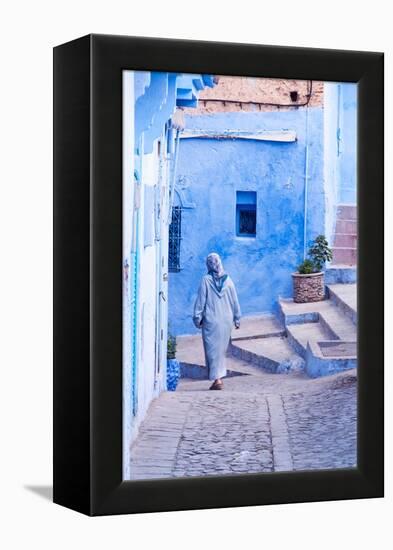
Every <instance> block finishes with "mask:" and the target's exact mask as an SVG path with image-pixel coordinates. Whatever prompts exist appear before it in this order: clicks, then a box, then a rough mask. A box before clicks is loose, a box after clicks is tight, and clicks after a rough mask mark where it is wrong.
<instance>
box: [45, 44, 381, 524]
mask: <svg viewBox="0 0 393 550" xmlns="http://www.w3.org/2000/svg"><path fill="white" fill-rule="evenodd" d="M210 390H221V391H210ZM383 429H384V418H383V54H381V53H373V52H355V51H338V50H321V49H309V48H294V47H276V46H259V45H246V44H225V43H213V42H196V41H184V40H166V39H165V40H164V39H158V38H154V39H153V38H136V37H125V36H109V35H108V36H107V35H89V36H85V37H83V38H80V39H77V40H74V41H72V42H69V43H66V44H63V45H61V46H58V47H56V48H55V49H54V502H56V503H58V504H61V505H63V506H67V507H69V508H71V509H74V510H77V511H79V512H82V513H85V514H88V515H106V514H127V513H138V512H156V511H174V510H184V509H198V508H217V507H233V506H249V505H259V504H278V503H295V502H310V501H322V500H339V499H357V498H373V497H381V496H383V475H384V473H383V468H384V464H383Z"/></svg>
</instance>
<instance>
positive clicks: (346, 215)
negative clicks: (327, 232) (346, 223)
mask: <svg viewBox="0 0 393 550" xmlns="http://www.w3.org/2000/svg"><path fill="white" fill-rule="evenodd" d="M356 219H357V206H356V205H355V204H339V205H338V206H337V220H356Z"/></svg>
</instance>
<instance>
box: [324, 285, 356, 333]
mask: <svg viewBox="0 0 393 550" xmlns="http://www.w3.org/2000/svg"><path fill="white" fill-rule="evenodd" d="M327 289H328V294H329V298H330V300H331V301H332V302H333V303H334V304H335V305H336V306H337V307H338V308H339V309H341V311H343V313H344V314H345V315H346V316H347V317H349V319H350V320H351V321H352V322H353V323H354V324H355V325H356V324H357V285H356V284H333V285H327Z"/></svg>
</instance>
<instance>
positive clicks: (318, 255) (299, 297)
mask: <svg viewBox="0 0 393 550" xmlns="http://www.w3.org/2000/svg"><path fill="white" fill-rule="evenodd" d="M331 259H332V250H331V249H330V248H329V245H328V242H327V240H326V238H325V236H324V235H318V237H316V239H315V240H314V241H313V243H312V245H311V247H310V249H309V251H308V258H306V259H305V260H304V261H303V262H302V263H301V264H300V265H299V267H298V271H297V272H296V273H292V279H293V300H294V302H297V303H303V302H319V301H320V300H323V299H324V298H325V282H324V272H323V268H324V266H325V263H326V262H329V261H330V260H331Z"/></svg>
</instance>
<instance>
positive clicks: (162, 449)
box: [131, 357, 356, 479]
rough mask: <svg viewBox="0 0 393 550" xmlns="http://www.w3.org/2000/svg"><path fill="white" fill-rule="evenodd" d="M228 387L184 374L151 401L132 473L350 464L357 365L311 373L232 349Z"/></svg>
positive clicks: (166, 474) (219, 472)
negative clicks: (276, 366)
mask: <svg viewBox="0 0 393 550" xmlns="http://www.w3.org/2000/svg"><path fill="white" fill-rule="evenodd" d="M227 367H228V370H230V371H231V372H232V374H234V375H233V376H230V377H228V378H226V379H225V381H224V386H225V388H224V390H223V391H215V392H212V391H208V388H209V381H207V380H191V379H182V380H181V381H180V384H179V386H178V389H177V390H176V392H165V393H164V394H162V395H161V396H160V397H159V398H157V399H156V400H155V401H154V402H153V403H152V404H151V406H150V409H149V411H148V414H147V417H146V419H145V421H144V422H143V424H142V426H141V429H140V432H139V436H138V438H137V439H136V441H135V442H134V444H133V447H132V449H131V479H147V478H168V477H188V476H207V475H223V474H237V473H242V474H243V473H247V472H249V473H252V472H272V471H290V470H308V469H324V468H345V467H353V466H354V465H355V464H356V371H355V370H351V371H346V372H344V373H341V374H336V375H333V376H329V377H324V378H318V379H310V378H308V377H306V376H305V375H304V374H302V373H300V372H291V373H289V374H270V373H267V372H266V371H264V370H263V369H260V368H258V367H254V366H251V365H249V364H248V363H245V362H244V361H242V360H240V359H237V358H234V357H228V364H227Z"/></svg>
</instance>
